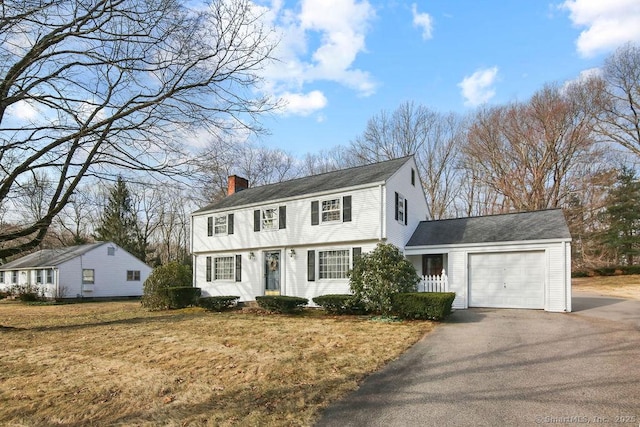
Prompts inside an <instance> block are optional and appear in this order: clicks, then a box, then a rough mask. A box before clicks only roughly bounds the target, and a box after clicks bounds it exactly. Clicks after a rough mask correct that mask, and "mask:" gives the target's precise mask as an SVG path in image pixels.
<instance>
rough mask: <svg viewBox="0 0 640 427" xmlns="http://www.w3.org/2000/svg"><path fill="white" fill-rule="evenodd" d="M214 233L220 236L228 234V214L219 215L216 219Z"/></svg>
mask: <svg viewBox="0 0 640 427" xmlns="http://www.w3.org/2000/svg"><path fill="white" fill-rule="evenodd" d="M213 233H214V234H215V235H216V236H218V235H221V234H227V216H226V215H223V216H217V217H215V219H214V226H213Z"/></svg>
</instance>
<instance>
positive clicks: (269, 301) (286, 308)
mask: <svg viewBox="0 0 640 427" xmlns="http://www.w3.org/2000/svg"><path fill="white" fill-rule="evenodd" d="M256 302H257V303H258V305H259V306H260V307H261V308H264V309H265V310H269V311H273V312H276V313H295V312H298V311H300V310H301V309H302V308H303V307H304V306H305V305H307V304H308V303H309V300H308V299H306V298H300V297H289V296H285V295H264V296H257V297H256Z"/></svg>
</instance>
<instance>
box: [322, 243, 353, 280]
mask: <svg viewBox="0 0 640 427" xmlns="http://www.w3.org/2000/svg"><path fill="white" fill-rule="evenodd" d="M348 272H349V250H347V249H345V250H338V251H320V252H318V277H319V278H320V279H345V278H346V277H347V273H348Z"/></svg>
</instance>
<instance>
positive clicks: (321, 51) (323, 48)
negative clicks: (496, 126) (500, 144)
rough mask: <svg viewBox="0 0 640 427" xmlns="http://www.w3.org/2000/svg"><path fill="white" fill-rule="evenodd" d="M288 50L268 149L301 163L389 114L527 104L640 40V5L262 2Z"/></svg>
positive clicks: (626, 0) (272, 87)
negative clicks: (410, 106) (401, 109)
mask: <svg viewBox="0 0 640 427" xmlns="http://www.w3.org/2000/svg"><path fill="white" fill-rule="evenodd" d="M258 4H259V6H260V7H261V8H262V9H263V10H264V11H265V12H266V14H265V17H266V19H267V20H268V22H269V24H270V25H273V26H275V28H276V30H277V32H278V35H279V38H280V43H279V46H278V49H277V51H276V55H277V56H278V58H279V59H280V61H279V62H278V63H276V64H273V65H272V66H270V67H269V68H268V69H267V70H266V71H265V78H266V88H265V90H267V91H268V92H269V93H270V94H272V95H273V96H274V97H278V98H281V99H282V100H284V101H285V106H284V108H283V109H282V111H280V112H279V113H277V114H274V115H272V116H269V117H265V118H263V120H262V123H263V125H264V126H265V127H266V128H267V129H268V130H269V131H270V133H271V134H270V135H266V136H263V137H261V138H260V141H261V142H262V143H263V144H264V145H266V146H268V147H272V148H280V149H283V150H285V151H287V152H289V153H291V154H293V155H295V156H297V157H303V156H304V155H305V154H306V153H314V152H318V151H320V150H323V149H329V148H331V147H334V146H337V145H346V144H348V143H349V142H350V141H351V140H353V139H354V138H355V137H356V136H357V135H359V134H361V133H362V132H363V130H364V129H365V126H366V123H367V120H368V119H369V118H371V117H372V116H374V115H375V114H377V113H379V112H380V111H381V110H388V111H392V110H394V109H395V108H397V107H398V106H399V105H400V104H401V103H402V102H404V101H413V102H415V103H417V104H422V105H425V106H427V107H429V108H431V109H433V110H436V111H440V112H450V111H454V112H458V113H461V114H464V113H467V112H471V111H473V109H474V108H476V107H477V106H478V105H481V104H483V103H487V104H489V105H492V104H503V103H506V102H510V101H516V100H526V99H527V98H528V97H529V96H530V95H531V94H532V93H533V92H535V91H536V90H538V89H540V88H542V86H543V85H544V84H545V83H551V82H561V83H562V82H566V81H569V80H574V79H577V78H579V76H580V74H581V73H582V72H585V71H587V70H592V69H594V68H597V67H599V66H600V65H602V62H603V60H604V58H605V57H606V56H607V55H608V54H610V53H611V52H612V51H613V50H615V48H617V47H618V46H620V45H621V44H623V43H625V42H627V41H632V42H636V43H640V1H638V0H606V1H605V0H558V1H553V0H552V1H540V0H518V1H516V0H502V1H498V0H496V1H493V0H490V1H488V0H484V1H480V0H476V1H452V0H437V1H436V0H432V1H416V2H403V1H395V0H390V1H376V0H302V1H284V0H271V1H262V2H260V1H258Z"/></svg>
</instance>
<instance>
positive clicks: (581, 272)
mask: <svg viewBox="0 0 640 427" xmlns="http://www.w3.org/2000/svg"><path fill="white" fill-rule="evenodd" d="M571 277H589V272H588V271H584V270H578V271H572V272H571Z"/></svg>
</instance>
